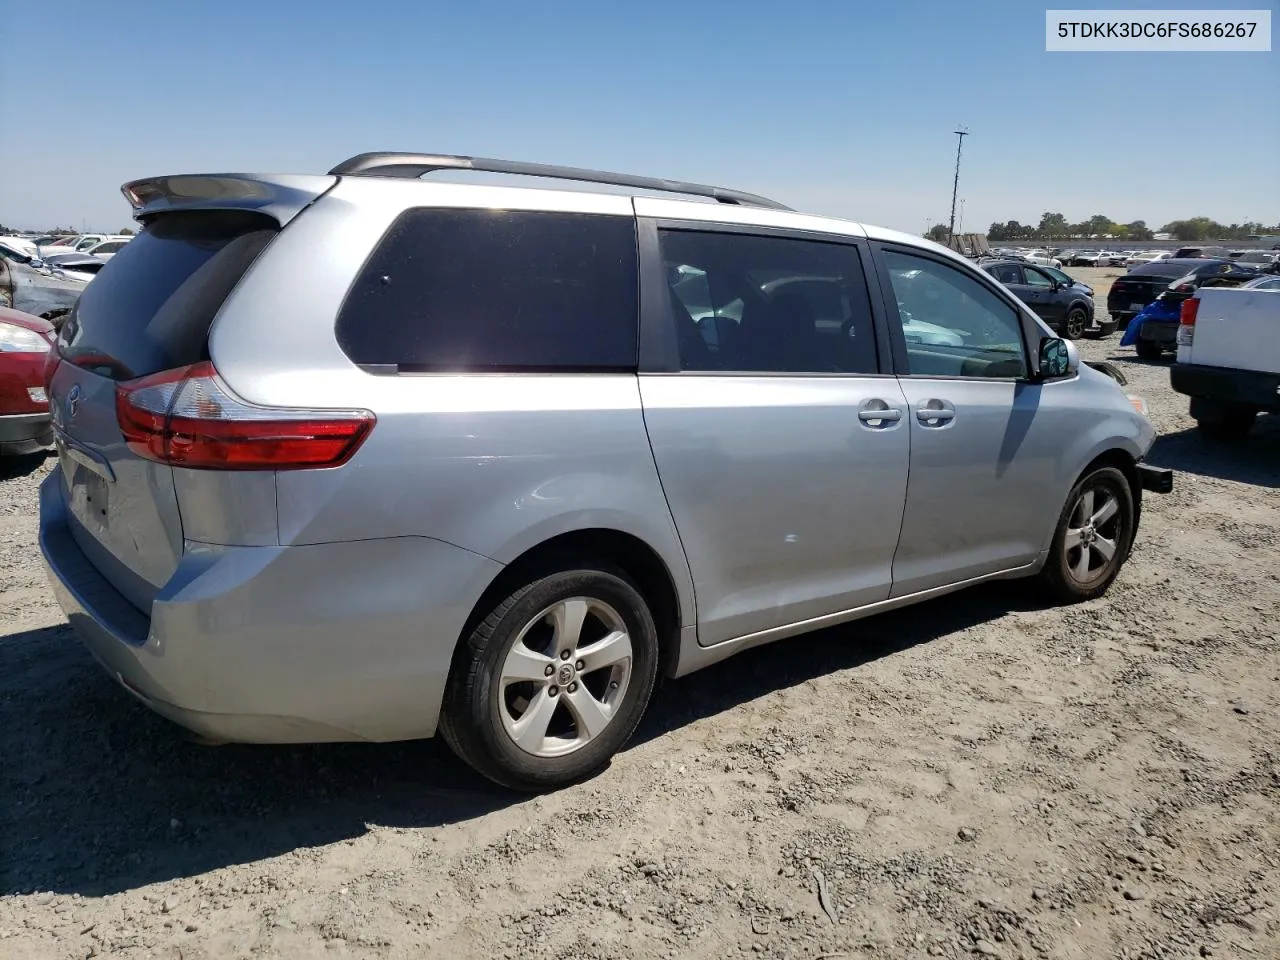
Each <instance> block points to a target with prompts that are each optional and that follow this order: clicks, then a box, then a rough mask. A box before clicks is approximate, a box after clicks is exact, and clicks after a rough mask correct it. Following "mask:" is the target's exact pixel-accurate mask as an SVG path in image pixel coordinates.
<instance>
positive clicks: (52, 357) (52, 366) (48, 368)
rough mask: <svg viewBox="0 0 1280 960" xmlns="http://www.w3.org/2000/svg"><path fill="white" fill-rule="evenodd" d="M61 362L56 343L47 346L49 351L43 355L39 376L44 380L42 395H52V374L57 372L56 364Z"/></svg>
mask: <svg viewBox="0 0 1280 960" xmlns="http://www.w3.org/2000/svg"><path fill="white" fill-rule="evenodd" d="M61 362H62V357H60V356H59V355H58V347H57V344H54V345H52V346H50V347H49V352H48V353H46V354H45V355H44V371H43V376H42V377H41V379H42V380H44V395H45V396H46V397H51V396H53V375H54V373H55V372H57V369H58V364H59V363H61Z"/></svg>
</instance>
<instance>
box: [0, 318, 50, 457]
mask: <svg viewBox="0 0 1280 960" xmlns="http://www.w3.org/2000/svg"><path fill="white" fill-rule="evenodd" d="M53 338H54V333H53V324H51V323H50V322H49V321H47V320H41V319H40V318H39V317H33V316H31V314H29V313H23V312H22V311H21V310H10V309H8V308H7V307H0V454H21V453H33V452H35V451H36V450H39V449H40V448H41V447H47V446H48V445H49V444H51V443H53V425H52V423H51V422H50V420H49V398H48V396H47V395H46V393H45V387H44V365H45V360H46V359H48V356H49V351H50V349H51V348H52V346H53Z"/></svg>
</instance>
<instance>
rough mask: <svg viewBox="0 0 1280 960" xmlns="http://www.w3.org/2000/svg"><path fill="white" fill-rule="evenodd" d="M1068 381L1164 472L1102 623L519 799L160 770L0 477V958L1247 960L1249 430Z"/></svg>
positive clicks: (764, 672)
mask: <svg viewBox="0 0 1280 960" xmlns="http://www.w3.org/2000/svg"><path fill="white" fill-rule="evenodd" d="M1075 272H1077V273H1079V274H1081V275H1082V276H1084V275H1089V278H1090V279H1092V280H1093V281H1094V282H1095V285H1097V286H1099V287H1100V288H1102V289H1105V286H1106V281H1105V280H1104V279H1102V278H1103V277H1104V275H1105V274H1108V273H1112V272H1113V271H1075ZM1083 351H1084V353H1085V354H1086V356H1088V357H1092V358H1099V357H1110V358H1115V359H1117V361H1118V363H1119V365H1120V366H1121V367H1122V368H1123V369H1124V371H1125V372H1126V374H1128V376H1129V377H1130V389H1131V391H1132V392H1135V393H1139V394H1141V395H1143V396H1146V397H1147V398H1149V400H1150V402H1151V409H1152V417H1153V419H1154V420H1155V421H1156V423H1157V425H1158V427H1159V429H1160V433H1161V438H1160V440H1159V441H1158V443H1157V445H1156V448H1155V450H1154V452H1153V454H1152V458H1151V459H1152V460H1153V462H1156V463H1159V464H1162V465H1167V466H1171V467H1174V468H1175V469H1177V470H1178V478H1177V490H1176V491H1175V493H1174V494H1173V495H1171V496H1167V497H1155V496H1151V497H1149V498H1148V500H1147V509H1146V512H1145V515H1144V518H1143V529H1142V531H1141V533H1140V535H1139V540H1138V545H1137V548H1136V552H1135V554H1134V556H1133V558H1132V560H1131V562H1130V564H1129V565H1128V566H1127V567H1126V569H1125V571H1124V573H1123V575H1122V576H1121V578H1120V580H1119V581H1118V582H1117V584H1116V585H1115V587H1114V588H1113V589H1112V591H1111V593H1110V594H1109V595H1108V596H1107V597H1106V598H1104V599H1103V600H1101V601H1098V602H1094V603H1090V604H1086V605H1084V606H1080V607H1076V608H1072V609H1044V608H1042V607H1040V606H1038V605H1037V604H1036V602H1035V600H1034V599H1033V598H1031V597H1029V596H1028V595H1027V592H1026V591H1025V589H1024V588H1023V587H1022V586H1021V585H1019V584H1006V585H1001V586H997V587H993V588H990V589H981V590H978V591H975V592H971V593H969V594H966V595H961V596H958V597H953V598H950V599H945V600H941V601H938V602H935V603H933V604H930V605H927V606H924V607H919V608H916V609H914V610H910V611H906V612H902V613H899V614H894V615H889V616H885V617H881V618H878V619H874V620H869V621H864V622H862V623H859V624H856V625H853V626H851V627H845V628H840V629H836V630H830V631H827V632H824V633H821V634H818V635H814V636H811V637H807V638H802V639H798V640H794V641H789V642H784V643H782V644H778V645H775V646H773V647H767V648H763V649H759V650H755V651H751V652H749V653H746V654H744V655H742V656H740V657H738V658H736V659H735V660H733V661H731V662H728V663H726V664H723V665H721V666H719V667H715V668H712V669H710V670H707V671H705V672H704V673H702V674H699V675H696V676H693V677H690V678H687V679H685V680H681V681H678V682H674V683H669V684H667V685H666V686H665V688H663V689H662V690H661V691H660V692H659V694H658V696H657V698H656V700H655V702H654V703H653V705H652V707H651V709H650V711H649V718H648V720H647V721H646V723H645V724H644V725H643V726H642V728H641V732H640V734H639V735H638V737H637V739H636V741H635V742H634V743H633V744H632V745H631V747H630V748H629V749H628V750H626V751H625V752H624V753H623V754H622V755H621V756H620V757H619V758H618V759H617V760H616V762H615V763H614V764H613V766H612V768H611V769H610V770H608V771H607V772H606V773H605V774H603V775H602V776H600V777H599V778H598V779H596V780H594V781H592V782H591V783H588V784H586V785H583V786H581V787H578V788H575V789H571V790H566V791H564V792H562V793H559V794H556V795H553V796H547V797H542V798H538V799H525V798H513V797H511V796H509V795H505V794H503V793H501V792H498V791H496V790H493V789H490V788H489V787H488V786H486V785H485V784H484V783H482V782H479V781H478V780H477V779H476V778H475V777H474V776H472V775H470V774H469V773H468V772H467V771H466V770H465V769H464V768H463V767H462V766H461V765H460V764H459V763H458V762H456V761H455V760H453V759H452V758H451V757H450V756H449V755H448V753H447V752H446V751H445V750H444V748H443V747H439V746H437V745H434V744H430V743H425V744H398V745H386V746H362V745H351V746H345V745H344V746H330V747H322V748H287V749H286V748H266V747H257V748H254V747H221V748H208V747H199V746H195V745H193V744H190V743H188V742H186V741H185V740H183V739H182V738H181V737H179V736H178V735H177V734H176V733H175V732H174V730H173V729H172V728H170V727H169V726H167V725H166V724H165V722H164V721H161V720H159V719H157V718H155V717H153V716H151V715H150V714H149V713H148V712H147V711H146V710H145V709H143V708H142V707H141V706H139V705H138V704H137V703H135V702H134V701H132V700H131V699H130V698H129V697H128V696H126V695H125V694H124V693H123V692H122V691H121V690H120V689H119V688H117V687H116V686H115V685H114V684H113V683H112V682H111V681H110V680H108V679H107V677H106V676H105V675H104V674H103V673H102V671H100V670H99V669H98V668H97V667H96V666H95V665H94V664H93V663H92V662H91V661H90V658H89V657H88V655H87V654H86V653H84V652H83V651H82V650H81V648H80V647H79V646H78V645H77V644H76V642H75V640H74V639H73V637H72V636H71V634H70V632H69V630H68V628H67V627H66V626H65V625H64V623H63V619H62V617H61V615H60V613H59V612H58V610H57V608H56V606H55V605H54V602H53V599H52V596H51V594H50V591H49V590H48V588H47V587H46V585H45V583H44V579H43V574H42V572H41V570H40V567H39V563H38V561H37V549H36V544H35V541H36V534H35V510H36V506H35V505H36V486H37V484H38V482H39V481H40V480H41V479H42V478H43V477H44V476H45V475H46V473H47V472H48V470H49V468H50V465H51V464H50V463H49V462H44V461H32V460H27V461H23V462H20V463H16V464H13V465H7V466H5V467H3V468H2V472H0V764H3V768H2V775H0V791H2V793H0V955H2V956H4V957H5V958H7V960H27V958H70V957H88V956H94V955H102V956H120V957H152V956H157V957H172V958H178V957H182V958H186V960H195V958H206V957H208V958H212V957H219V958H221V957H280V958H297V957H310V956H321V957H326V958H328V957H335V958H340V957H376V958H383V957H387V958H402V957H403V958H409V957H413V958H418V957H426V956H430V957H450V958H456V960H465V958H473V957H474V958H489V957H513V958H514V957H519V958H522V960H523V958H533V957H562V958H568V957H581V958H615V957H617V958H621V957H679V958H685V957H690V958H722V957H730V956H735V955H739V954H741V955H744V956H752V955H756V956H760V957H790V958H816V957H849V958H856V957H868V958H869V957H876V958H896V957H927V956H943V957H959V956H962V955H969V954H979V955H988V956H993V957H1006V958H1010V960H1012V958H1016V957H1026V958H1032V957H1064V958H1065V957H1079V958H1090V960H1096V958H1102V957H1135V958H1136V957H1151V958H1156V957H1160V958H1165V957H1200V956H1206V957H1207V956H1213V957H1231V958H1237V957H1239V958H1250V957H1257V958H1275V957H1277V956H1280V907H1278V906H1277V901H1280V816H1278V815H1277V800H1278V799H1280V657H1278V656H1277V619H1276V615H1277V612H1278V610H1277V608H1278V606H1280V563H1277V559H1276V548H1277V542H1278V538H1280V494H1278V493H1277V488H1278V487H1280V427H1278V426H1277V425H1275V424H1270V423H1268V424H1264V425H1260V429H1259V430H1258V432H1257V434H1256V435H1255V436H1253V437H1252V438H1251V439H1250V441H1249V442H1248V443H1246V444H1244V445H1243V446H1241V447H1239V448H1234V449H1213V448H1210V447H1206V446H1205V445H1204V444H1203V443H1202V442H1201V441H1200V439H1199V438H1198V437H1197V436H1196V435H1195V432H1194V430H1192V429H1191V427H1192V424H1191V422H1190V421H1189V420H1188V418H1187V416H1186V404H1185V402H1184V400H1183V398H1180V397H1178V396H1177V395H1175V394H1173V393H1172V392H1171V391H1170V390H1169V387H1168V373H1167V369H1166V368H1165V367H1163V366H1158V365H1147V364H1143V363H1140V362H1137V361H1135V360H1134V359H1133V355H1132V352H1131V351H1130V350H1121V349H1120V348H1119V346H1118V335H1117V336H1113V337H1112V338H1110V339H1109V340H1108V341H1105V342H1086V343H1085V344H1084V345H1083ZM819 877H820V878H821V879H820V880H819V879H817V878H819Z"/></svg>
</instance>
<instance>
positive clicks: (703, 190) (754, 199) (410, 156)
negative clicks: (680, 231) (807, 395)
mask: <svg viewBox="0 0 1280 960" xmlns="http://www.w3.org/2000/svg"><path fill="white" fill-rule="evenodd" d="M438 170H474V171H477V172H479V173H509V174H515V175H518V176H527V177H550V178H552V179H555V180H578V181H580V182H583V183H607V184H610V185H612V186H617V187H633V188H635V189H637V190H661V191H662V192H664V193H685V194H689V195H690V196H695V197H711V198H712V199H715V200H718V201H719V202H720V203H732V204H745V205H747V206H752V207H767V208H768V209H770V210H790V209H791V208H790V207H788V206H785V205H784V204H781V203H778V201H776V200H770V199H769V198H768V197H761V196H757V195H756V194H754V193H745V192H743V191H742V190H731V189H729V188H728V187H713V186H707V185H705V184H701V183H685V182H684V181H681V180H663V179H661V178H658V177H636V176H632V175H631V174H627V173H606V172H604V171H603V170H583V169H580V168H578V167H561V166H557V165H555V164H549V163H523V162H521V161H519V160H491V159H486V158H484V157H458V156H453V155H450V154H435V153H362V154H359V155H358V156H354V157H352V158H351V159H349V160H344V161H342V163H340V164H338V165H337V166H336V167H334V168H333V169H332V170H330V171H329V173H330V174H331V175H333V176H365V177H405V178H407V179H416V178H418V177H421V176H422V175H423V174H426V173H434V172H436V171H438Z"/></svg>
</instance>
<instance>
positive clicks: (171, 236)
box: [59, 210, 279, 380]
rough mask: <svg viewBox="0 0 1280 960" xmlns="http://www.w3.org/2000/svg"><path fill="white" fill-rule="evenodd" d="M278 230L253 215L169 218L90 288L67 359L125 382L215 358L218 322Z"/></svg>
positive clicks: (70, 334) (67, 341) (71, 332)
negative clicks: (211, 344)
mask: <svg viewBox="0 0 1280 960" xmlns="http://www.w3.org/2000/svg"><path fill="white" fill-rule="evenodd" d="M278 231H279V226H278V225H277V224H276V222H275V221H274V220H272V219H271V218H269V217H266V216H263V215H262V214H257V213H250V212H246V211H239V210H235V211H198V212H195V211H192V212H187V211H184V212H180V213H166V214H161V215H160V216H159V217H157V218H156V219H155V220H153V221H152V222H151V223H150V224H149V225H148V226H147V228H146V229H145V230H143V231H142V232H141V233H140V234H138V236H136V237H134V238H133V239H132V240H130V241H129V242H128V243H126V244H125V245H124V246H123V247H122V248H121V249H120V252H119V253H117V254H116V255H115V256H114V257H112V258H111V261H110V263H109V264H107V266H106V267H105V268H104V269H103V270H101V271H100V272H99V273H98V275H97V276H96V277H95V278H94V280H93V282H92V283H90V284H89V285H88V286H87V287H85V290H84V293H82V294H81V295H80V299H79V301H77V303H76V306H75V309H74V310H73V311H72V312H71V316H70V317H69V318H68V319H67V322H66V324H65V325H64V326H63V328H62V333H61V336H60V339H59V349H60V351H61V353H62V355H63V357H64V358H65V359H67V360H70V361H71V362H72V363H75V364H77V365H79V366H82V367H87V368H89V369H91V370H93V371H94V372H96V373H98V374H100V375H102V376H107V377H111V378H113V379H116V380H128V379H131V378H133V377H141V376H145V375H147V374H151V373H159V372H160V371H162V370H170V369H173V368H174V367H181V366H184V365H186V364H189V363H198V362H199V361H201V360H206V359H208V342H207V341H208V335H209V327H210V326H211V325H212V324H213V318H214V315H215V314H217V312H218V310H219V309H220V308H221V307H222V304H223V302H224V301H225V300H226V299H227V296H228V295H229V294H230V293H231V291H232V289H234V287H235V285H236V284H237V283H239V282H240V279H241V278H242V277H243V276H244V274H245V272H246V271H247V270H248V269H249V266H250V264H252V263H253V261H254V260H255V259H256V258H257V256H258V254H259V253H261V252H262V250H263V248H265V247H266V245H267V244H268V243H270V242H271V239H272V238H273V237H274V236H275V235H276V233H277V232H278Z"/></svg>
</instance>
